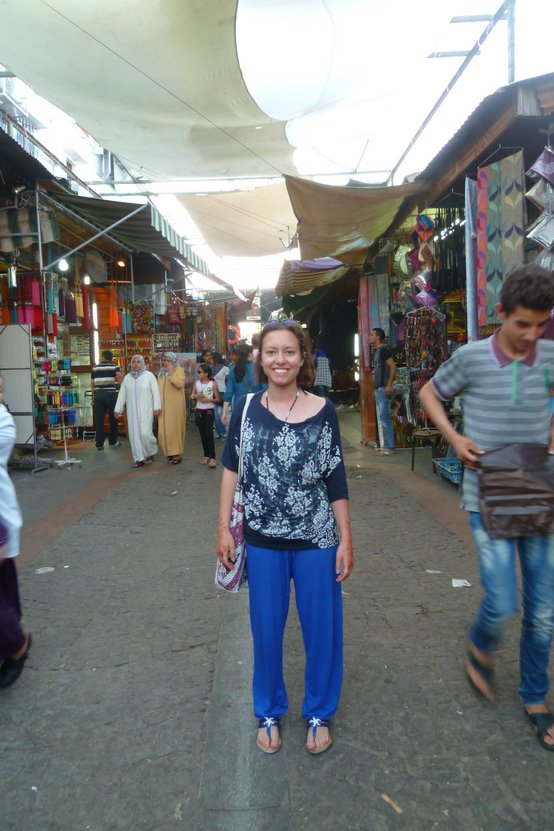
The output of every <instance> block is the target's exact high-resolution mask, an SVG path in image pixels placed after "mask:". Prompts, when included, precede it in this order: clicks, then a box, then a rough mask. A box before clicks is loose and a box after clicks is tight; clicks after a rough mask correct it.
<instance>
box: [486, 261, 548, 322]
mask: <svg viewBox="0 0 554 831" xmlns="http://www.w3.org/2000/svg"><path fill="white" fill-rule="evenodd" d="M499 302H500V305H501V306H502V308H503V310H504V311H505V312H506V314H508V315H509V314H511V313H512V312H515V310H516V308H517V306H523V308H524V309H532V310H533V311H534V312H549V311H550V310H551V309H552V308H553V307H554V271H550V270H549V269H547V268H542V267H541V266H539V265H522V266H520V267H519V268H515V269H514V270H513V271H511V272H510V274H508V276H507V277H506V278H505V280H504V282H503V283H502V288H501V289H500V297H499Z"/></svg>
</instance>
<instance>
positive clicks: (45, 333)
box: [35, 179, 48, 360]
mask: <svg viewBox="0 0 554 831" xmlns="http://www.w3.org/2000/svg"><path fill="white" fill-rule="evenodd" d="M35 211H36V215H37V242H38V263H39V271H40V300H41V303H42V338H43V341H44V360H47V359H48V326H47V320H46V315H47V312H48V303H47V300H46V272H45V270H44V259H43V257H42V229H41V227H40V191H39V189H38V179H37V180H36V182H35Z"/></svg>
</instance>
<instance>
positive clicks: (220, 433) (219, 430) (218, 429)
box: [214, 404, 227, 439]
mask: <svg viewBox="0 0 554 831" xmlns="http://www.w3.org/2000/svg"><path fill="white" fill-rule="evenodd" d="M222 411H223V407H218V405H217V404H216V405H215V406H214V420H215V434H216V436H217V437H218V439H224V438H225V436H226V435H227V430H226V429H225V425H224V424H223V422H222V420H221V413H222Z"/></svg>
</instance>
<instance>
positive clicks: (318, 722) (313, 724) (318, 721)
mask: <svg viewBox="0 0 554 831" xmlns="http://www.w3.org/2000/svg"><path fill="white" fill-rule="evenodd" d="M318 727H327V728H329V721H328V719H326V718H316V717H315V716H312V718H310V719H308V730H310V729H311V731H312V737H313V740H314V742H315V737H316V734H317V728H318ZM332 744H333V739H332V738H331V734H330V733H329V738H328V739H327V741H326V742H325V744H321V745H319V747H317V746H316V747H308V746H307V745H306V750H307V751H308V753H312V754H313V755H314V756H317V755H318V754H319V753H325V751H326V750H329V748H330V747H331V745H332Z"/></svg>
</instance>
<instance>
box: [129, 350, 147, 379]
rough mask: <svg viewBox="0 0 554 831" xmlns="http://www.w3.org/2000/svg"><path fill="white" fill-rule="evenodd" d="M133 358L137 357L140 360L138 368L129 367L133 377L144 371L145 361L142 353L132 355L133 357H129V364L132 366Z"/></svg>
mask: <svg viewBox="0 0 554 831" xmlns="http://www.w3.org/2000/svg"><path fill="white" fill-rule="evenodd" d="M135 358H138V359H139V360H140V369H131V375H132V376H133V378H138V377H139V376H140V375H142V374H143V373H144V372H146V363H145V360H144V358H143V357H142V355H133V357H132V358H131V366H133V361H134V359H135Z"/></svg>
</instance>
